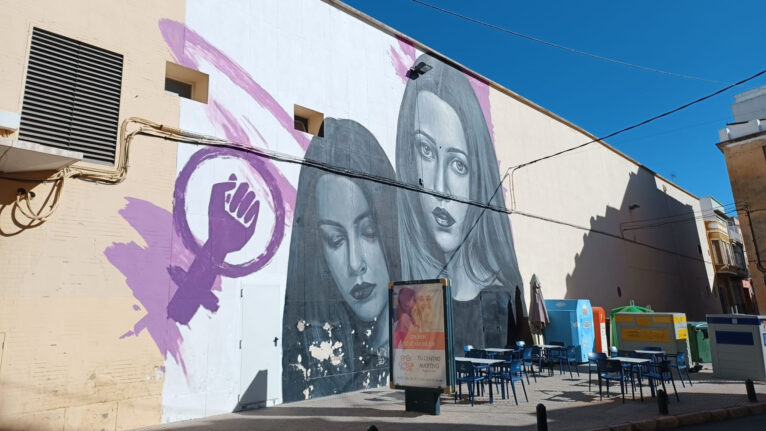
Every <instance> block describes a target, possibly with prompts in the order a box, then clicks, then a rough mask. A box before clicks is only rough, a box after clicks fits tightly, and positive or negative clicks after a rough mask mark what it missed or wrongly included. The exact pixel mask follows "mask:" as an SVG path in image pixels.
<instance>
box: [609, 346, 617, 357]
mask: <svg viewBox="0 0 766 431" xmlns="http://www.w3.org/2000/svg"><path fill="white" fill-rule="evenodd" d="M617 352H618V350H617V347H614V346H609V356H611V357H613V358H614V357H615V356H619V355H618V354H617Z"/></svg>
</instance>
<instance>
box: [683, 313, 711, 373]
mask: <svg viewBox="0 0 766 431" xmlns="http://www.w3.org/2000/svg"><path fill="white" fill-rule="evenodd" d="M686 329H687V333H688V334H689V356H690V357H691V360H692V362H694V363H700V362H711V361H712V360H711V359H710V337H708V328H707V322H687V324H686Z"/></svg>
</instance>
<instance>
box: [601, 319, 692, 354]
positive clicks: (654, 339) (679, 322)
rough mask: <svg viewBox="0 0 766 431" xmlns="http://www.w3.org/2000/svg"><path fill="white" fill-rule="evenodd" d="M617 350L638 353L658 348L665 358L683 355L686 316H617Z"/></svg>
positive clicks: (615, 323) (684, 350)
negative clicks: (645, 349)
mask: <svg viewBox="0 0 766 431" xmlns="http://www.w3.org/2000/svg"><path fill="white" fill-rule="evenodd" d="M612 325H616V331H615V332H616V334H617V347H618V348H620V349H623V350H640V349H643V348H644V347H659V348H661V349H662V350H663V351H664V352H665V353H666V354H669V355H673V354H676V353H678V352H686V339H687V329H686V314H684V313H660V312H654V313H617V314H615V316H614V321H613V322H612Z"/></svg>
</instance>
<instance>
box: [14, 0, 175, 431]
mask: <svg viewBox="0 0 766 431" xmlns="http://www.w3.org/2000/svg"><path fill="white" fill-rule="evenodd" d="M184 9H185V6H184V1H183V0H171V1H162V2H154V1H145V0H142V1H128V0H121V1H103V2H102V1H96V2H94V1H86V0H73V1H66V2H63V1H62V2H54V1H40V0H30V1H23V2H22V1H7V0H2V1H0V10H2V11H3V15H4V16H5V18H6V19H4V20H3V32H2V35H1V36H0V46H2V50H1V51H0V110H5V111H11V112H15V113H20V112H21V107H22V100H23V93H24V80H25V72H26V65H27V58H28V52H29V43H30V38H31V34H32V29H33V27H40V28H42V29H45V30H48V31H51V32H54V33H58V34H61V35H63V36H66V37H69V38H73V39H75V40H78V41H81V42H85V43H89V44H92V45H95V46H97V47H99V48H103V49H107V50H110V51H113V52H116V53H119V54H122V55H123V56H124V65H123V80H122V96H121V105H120V122H122V121H123V120H124V119H126V118H128V117H132V116H138V117H143V118H147V119H151V120H153V121H156V122H159V123H164V124H167V125H177V123H178V118H179V103H178V99H177V97H175V96H174V95H172V94H170V93H166V92H165V91H164V76H165V62H166V61H167V60H171V57H170V54H169V53H168V51H167V49H166V48H165V46H166V45H165V43H164V42H163V40H162V36H161V34H160V32H159V30H158V27H157V22H158V20H159V19H160V18H171V19H175V20H179V21H183V19H184ZM10 137H11V138H14V139H15V138H17V134H12V135H11V136H10ZM175 165H176V144H174V143H172V142H170V141H162V140H159V139H155V138H149V137H138V138H137V139H135V140H134V142H133V144H132V147H131V151H130V172H129V174H128V177H127V180H125V181H124V182H123V183H121V184H119V185H103V184H95V183H92V182H85V181H81V180H73V179H70V180H67V181H66V182H65V184H64V188H63V191H62V194H61V197H60V202H59V206H58V209H57V210H56V212H55V214H54V215H53V216H52V217H51V218H50V219H49V220H48V221H46V222H44V223H36V222H35V223H30V222H29V221H28V220H26V219H25V218H24V216H23V215H21V214H20V213H19V212H18V210H16V209H15V208H14V205H15V199H16V190H17V189H18V188H21V187H23V188H26V189H28V190H29V189H31V190H33V191H34V192H35V193H36V196H37V197H36V198H34V199H33V200H32V206H33V208H34V209H38V208H39V207H40V206H42V205H43V200H45V199H46V197H47V196H48V195H49V193H50V190H51V186H50V184H46V183H39V182H20V181H12V180H8V179H0V267H1V271H0V273H2V276H1V277H0V428H2V429H22V428H27V429H35V430H40V429H56V430H62V429H65V430H70V429H71V430H75V429H78V430H79V429H109V430H113V429H129V428H134V427H138V426H142V425H147V424H153V423H157V422H159V421H160V417H161V389H162V383H163V370H164V367H163V364H164V357H163V355H161V354H160V352H159V351H158V349H157V347H156V346H155V344H154V343H153V341H152V340H151V338H150V337H149V335H148V334H146V331H144V333H142V334H141V335H140V336H138V337H128V338H126V339H122V340H121V339H120V336H121V335H122V334H124V333H126V332H127V331H129V330H131V329H133V328H132V324H133V323H134V322H135V321H136V320H138V319H137V316H140V315H141V313H143V312H144V311H143V310H135V309H134V308H132V304H135V303H136V300H135V298H133V295H132V292H131V291H130V290H129V288H128V287H127V286H126V284H125V278H124V276H123V275H122V274H121V273H120V272H119V271H118V270H117V269H116V268H115V267H114V266H112V265H109V263H108V261H107V260H106V258H105V257H104V250H105V249H106V248H107V247H109V246H110V245H111V244H112V241H113V240H114V238H115V236H116V237H119V238H134V240H136V241H138V243H137V245H138V246H141V247H143V246H145V244H143V243H142V241H141V240H140V239H139V238H140V236H139V235H138V234H137V233H136V232H135V231H134V230H133V229H132V228H131V227H130V225H128V223H127V222H126V221H125V220H123V218H122V217H120V214H119V210H120V209H121V208H123V207H124V206H125V204H126V202H125V200H124V198H123V196H126V195H141V196H143V197H145V198H146V199H147V200H149V201H153V202H156V203H157V204H158V205H161V206H164V207H165V208H166V209H168V210H170V208H169V205H170V203H171V202H172V191H173V184H174V179H175V178H174V176H175ZM100 167H103V166H100ZM0 175H3V176H13V177H26V178H40V177H41V176H44V175H43V174H31V175H22V174H0ZM126 310H127V311H126Z"/></svg>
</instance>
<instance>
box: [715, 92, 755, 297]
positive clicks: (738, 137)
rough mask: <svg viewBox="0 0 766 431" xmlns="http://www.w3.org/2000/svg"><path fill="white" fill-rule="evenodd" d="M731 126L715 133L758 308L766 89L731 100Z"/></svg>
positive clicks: (737, 96)
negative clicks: (739, 227)
mask: <svg viewBox="0 0 766 431" xmlns="http://www.w3.org/2000/svg"><path fill="white" fill-rule="evenodd" d="M734 99H735V103H734V104H733V105H732V107H731V109H732V113H733V114H734V122H733V123H731V124H728V125H727V126H726V128H725V129H723V130H721V131H720V132H719V135H720V142H719V143H718V144H717V145H718V148H719V149H720V150H721V152H722V153H723V155H724V158H725V159H726V167H727V169H728V171H729V179H730V181H731V189H732V193H733V194H734V199H735V201H736V206H737V215H738V217H739V220H740V221H741V228H742V239H743V241H744V245H745V249H746V250H747V252H748V266H749V269H750V274H751V276H752V284H753V289H754V290H755V295H756V298H757V300H758V303H759V304H764V302H763V301H766V187H764V184H766V124H762V122H763V120H762V118H766V87H760V88H756V89H753V90H750V91H747V92H745V93H741V94H737V95H735V96H734Z"/></svg>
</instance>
